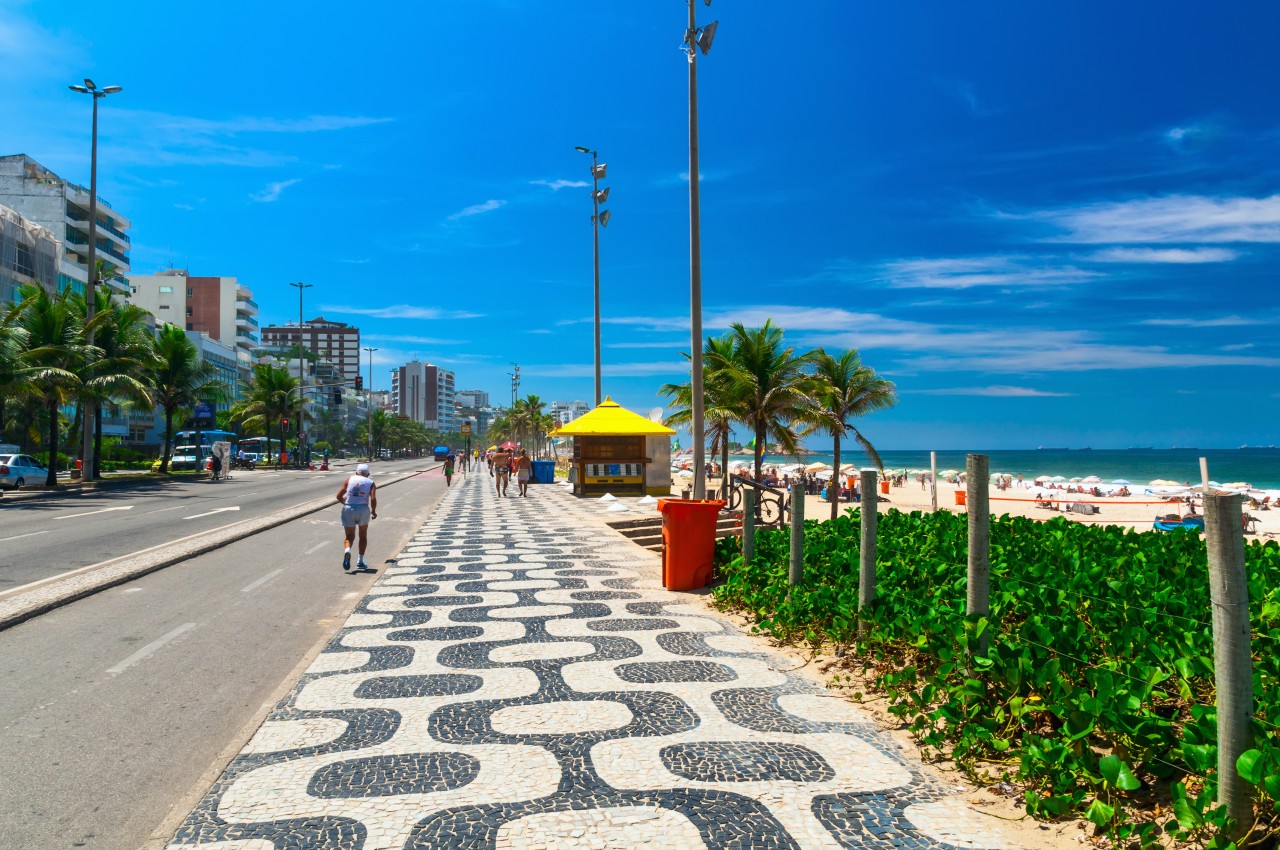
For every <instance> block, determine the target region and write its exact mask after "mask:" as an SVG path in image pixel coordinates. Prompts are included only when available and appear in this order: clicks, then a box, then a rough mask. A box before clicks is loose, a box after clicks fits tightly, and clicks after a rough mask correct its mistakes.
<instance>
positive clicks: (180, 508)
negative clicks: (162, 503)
mask: <svg viewBox="0 0 1280 850" xmlns="http://www.w3.org/2000/svg"><path fill="white" fill-rule="evenodd" d="M185 507H186V505H174V506H173V507H172V508H161V509H160V510H158V511H147V513H149V514H162V513H164V512H165V511H180V510H182V509H183V508H185Z"/></svg>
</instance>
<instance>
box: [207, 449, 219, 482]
mask: <svg viewBox="0 0 1280 850" xmlns="http://www.w3.org/2000/svg"><path fill="white" fill-rule="evenodd" d="M209 465H210V466H211V467H212V468H213V480H214V481H217V480H218V476H219V475H221V474H222V458H220V457H218V455H217V453H216V452H215V453H214V454H212V455H210V458H209Z"/></svg>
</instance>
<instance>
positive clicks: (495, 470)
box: [489, 449, 511, 497]
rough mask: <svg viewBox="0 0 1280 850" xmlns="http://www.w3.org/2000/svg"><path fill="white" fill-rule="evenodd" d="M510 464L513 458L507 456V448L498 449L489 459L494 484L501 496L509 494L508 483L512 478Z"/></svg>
mask: <svg viewBox="0 0 1280 850" xmlns="http://www.w3.org/2000/svg"><path fill="white" fill-rule="evenodd" d="M510 464H511V458H510V457H508V456H507V451H506V449H498V451H496V452H494V453H493V457H492V458H490V460H489V467H490V470H491V474H492V475H493V486H494V489H495V490H497V491H498V495H499V496H500V497H501V496H505V495H507V483H508V482H509V481H510V478H511V474H510V473H511V465H510Z"/></svg>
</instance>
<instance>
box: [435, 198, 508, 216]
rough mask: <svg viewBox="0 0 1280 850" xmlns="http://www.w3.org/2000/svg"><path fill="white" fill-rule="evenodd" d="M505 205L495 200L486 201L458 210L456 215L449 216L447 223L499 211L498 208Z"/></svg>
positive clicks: (504, 202)
mask: <svg viewBox="0 0 1280 850" xmlns="http://www.w3.org/2000/svg"><path fill="white" fill-rule="evenodd" d="M506 205H507V202H506V201H497V200H488V201H485V202H484V203H480V204H472V205H471V206H469V207H467V208H466V209H461V210H458V211H457V212H456V213H454V214H453V215H451V216H449V221H458V220H459V219H463V218H469V217H471V216H473V215H483V214H484V213H487V212H493V211H494V210H496V209H499V208H500V207H504V206H506Z"/></svg>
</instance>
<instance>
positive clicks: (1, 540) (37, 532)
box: [0, 531, 49, 543]
mask: <svg viewBox="0 0 1280 850" xmlns="http://www.w3.org/2000/svg"><path fill="white" fill-rule="evenodd" d="M48 533H49V532H47V531H33V532H31V533H30V534H15V535H14V536H13V537H0V543H4V542H5V541H7V540H21V539H22V538H24V537H35V536H36V535H37V534H48Z"/></svg>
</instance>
